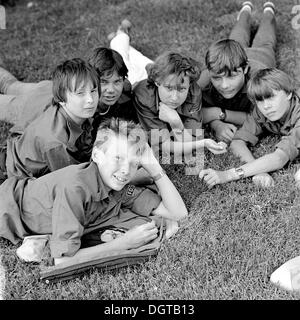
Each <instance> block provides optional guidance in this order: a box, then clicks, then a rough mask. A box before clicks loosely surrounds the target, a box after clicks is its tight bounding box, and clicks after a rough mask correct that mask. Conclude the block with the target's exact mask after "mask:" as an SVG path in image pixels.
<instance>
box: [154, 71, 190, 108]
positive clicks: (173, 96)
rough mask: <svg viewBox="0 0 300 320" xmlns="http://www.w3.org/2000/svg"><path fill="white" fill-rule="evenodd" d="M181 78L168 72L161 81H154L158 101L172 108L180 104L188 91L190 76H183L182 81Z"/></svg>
mask: <svg viewBox="0 0 300 320" xmlns="http://www.w3.org/2000/svg"><path fill="white" fill-rule="evenodd" d="M181 79H182V77H180V76H177V75H175V74H170V75H168V76H167V77H166V78H165V79H163V81H161V83H156V86H157V89H158V96H159V99H160V101H161V102H162V103H164V104H165V105H167V106H168V107H170V108H172V109H176V108H178V107H179V106H181V105H182V104H183V103H184V101H185V100H186V97H187V95H188V92H189V88H190V78H189V77H188V76H183V82H181Z"/></svg>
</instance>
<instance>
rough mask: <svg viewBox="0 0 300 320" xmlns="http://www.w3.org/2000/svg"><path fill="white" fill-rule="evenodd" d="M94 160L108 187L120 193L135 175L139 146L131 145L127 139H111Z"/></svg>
mask: <svg viewBox="0 0 300 320" xmlns="http://www.w3.org/2000/svg"><path fill="white" fill-rule="evenodd" d="M93 160H94V161H95V162H96V163H97V165H98V169H99V172H100V175H101V178H102V181H103V182H104V184H105V185H106V187H107V188H108V189H109V190H116V191H120V190H121V189H123V188H124V186H125V185H126V184H128V183H129V182H130V180H131V179H132V177H133V176H134V175H135V173H136V171H137V169H138V166H139V164H140V155H139V154H138V148H137V145H130V144H129V143H128V141H127V139H126V138H125V137H111V138H109V140H108V141H107V142H105V143H104V144H103V146H102V147H101V148H99V149H96V150H95V151H94V155H93Z"/></svg>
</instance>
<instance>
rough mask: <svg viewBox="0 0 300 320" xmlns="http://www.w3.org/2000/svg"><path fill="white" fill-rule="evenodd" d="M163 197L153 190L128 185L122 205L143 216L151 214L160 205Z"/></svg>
mask: <svg viewBox="0 0 300 320" xmlns="http://www.w3.org/2000/svg"><path fill="white" fill-rule="evenodd" d="M160 202H161V197H160V196H159V195H158V194H157V193H156V192H155V191H153V190H150V189H148V188H139V187H135V186H133V185H129V186H127V189H126V193H125V197H124V198H123V203H122V206H123V207H124V208H128V209H130V210H131V211H132V212H135V213H136V214H138V215H141V216H146V217H147V216H149V215H150V214H151V212H152V211H153V210H154V209H156V208H157V207H158V205H159V204H160Z"/></svg>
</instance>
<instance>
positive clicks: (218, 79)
mask: <svg viewBox="0 0 300 320" xmlns="http://www.w3.org/2000/svg"><path fill="white" fill-rule="evenodd" d="M211 78H212V79H213V80H215V81H220V80H221V79H222V76H212V77H211Z"/></svg>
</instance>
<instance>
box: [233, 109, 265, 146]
mask: <svg viewBox="0 0 300 320" xmlns="http://www.w3.org/2000/svg"><path fill="white" fill-rule="evenodd" d="M262 131H263V130H262V127H261V125H260V124H259V123H258V122H257V121H256V120H255V119H254V117H253V115H247V117H246V120H245V122H244V124H243V126H242V127H241V128H240V129H239V130H237V131H236V133H235V135H234V137H233V140H243V141H245V142H248V143H250V144H251V145H252V146H254V145H256V144H257V142H258V140H259V139H258V136H259V135H260V134H261V133H262Z"/></svg>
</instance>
